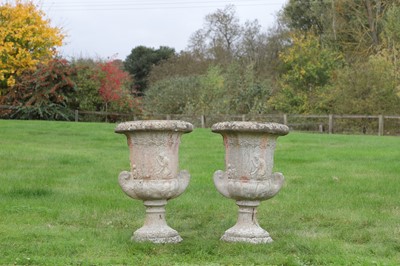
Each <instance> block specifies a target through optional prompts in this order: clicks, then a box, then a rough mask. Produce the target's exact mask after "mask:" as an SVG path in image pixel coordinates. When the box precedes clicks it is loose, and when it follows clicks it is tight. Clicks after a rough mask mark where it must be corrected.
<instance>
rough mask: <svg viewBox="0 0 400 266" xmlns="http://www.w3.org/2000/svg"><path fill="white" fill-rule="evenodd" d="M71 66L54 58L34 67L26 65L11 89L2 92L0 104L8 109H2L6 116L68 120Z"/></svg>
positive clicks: (69, 114) (72, 89)
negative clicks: (27, 67) (8, 106)
mask: <svg viewBox="0 0 400 266" xmlns="http://www.w3.org/2000/svg"><path fill="white" fill-rule="evenodd" d="M74 76H75V69H74V68H73V67H71V66H70V64H69V63H68V61H66V60H65V59H60V58H55V59H52V60H50V61H48V62H46V64H44V63H39V64H38V65H37V67H36V69H26V70H25V71H24V72H22V73H21V74H20V75H18V76H17V78H16V81H15V84H14V86H13V87H12V90H9V91H8V92H7V93H6V94H4V95H2V102H1V103H2V104H6V105H11V106H13V107H14V108H13V109H12V110H5V111H2V113H1V115H2V116H3V117H6V118H19V119H43V120H70V119H71V118H72V117H73V112H72V111H71V110H70V106H69V104H70V103H71V102H73V98H74V93H75V83H74V81H73V78H74Z"/></svg>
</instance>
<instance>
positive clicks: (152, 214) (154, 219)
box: [143, 200, 167, 226]
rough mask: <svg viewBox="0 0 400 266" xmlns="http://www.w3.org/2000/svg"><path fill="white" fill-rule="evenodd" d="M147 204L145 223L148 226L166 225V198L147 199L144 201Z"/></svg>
mask: <svg viewBox="0 0 400 266" xmlns="http://www.w3.org/2000/svg"><path fill="white" fill-rule="evenodd" d="M143 203H144V206H146V218H145V220H144V224H145V225H146V226H166V225H167V222H166V220H165V205H166V204H167V201H166V200H151V201H150V200H147V201H144V202H143Z"/></svg>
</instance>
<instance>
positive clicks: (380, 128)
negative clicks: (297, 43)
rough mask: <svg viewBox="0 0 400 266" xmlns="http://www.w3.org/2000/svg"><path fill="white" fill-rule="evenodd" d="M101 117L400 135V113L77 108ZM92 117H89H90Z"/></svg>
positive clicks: (78, 116) (79, 117)
mask: <svg viewBox="0 0 400 266" xmlns="http://www.w3.org/2000/svg"><path fill="white" fill-rule="evenodd" d="M88 115H89V116H93V115H95V116H102V117H104V119H103V121H106V122H119V121H129V120H148V119H159V120H171V119H177V120H184V121H188V122H190V123H192V124H193V125H195V126H196V127H201V128H208V127H211V125H213V124H214V123H217V122H221V121H260V122H277V123H282V124H285V125H287V126H289V128H290V129H291V130H296V131H311V132H320V133H329V134H333V133H342V134H369V135H372V134H377V135H379V136H383V135H400V116H388V115H333V114H330V115H294V114H266V115H250V114H247V115H221V114H215V115H184V114H147V115H134V114H121V113H111V112H108V113H107V112H89V111H78V110H76V111H75V121H77V122H78V121H88V119H87V118H85V116H88ZM89 120H90V119H89Z"/></svg>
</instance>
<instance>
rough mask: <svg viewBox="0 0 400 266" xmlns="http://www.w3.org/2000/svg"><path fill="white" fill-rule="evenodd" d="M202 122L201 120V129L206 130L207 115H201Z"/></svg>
mask: <svg viewBox="0 0 400 266" xmlns="http://www.w3.org/2000/svg"><path fill="white" fill-rule="evenodd" d="M200 120H201V127H202V128H205V127H206V117H205V115H201V117H200Z"/></svg>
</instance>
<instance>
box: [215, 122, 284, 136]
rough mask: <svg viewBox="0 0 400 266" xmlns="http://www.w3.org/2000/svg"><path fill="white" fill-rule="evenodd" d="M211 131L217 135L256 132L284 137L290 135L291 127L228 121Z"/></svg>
mask: <svg viewBox="0 0 400 266" xmlns="http://www.w3.org/2000/svg"><path fill="white" fill-rule="evenodd" d="M211 131H212V132H215V133H222V132H254V133H269V134H273V135H279V136H284V135H287V134H288V133H289V127H288V126H286V125H283V124H279V123H273V122H264V123H261V122H252V121H228V122H219V123H216V124H214V125H212V127H211Z"/></svg>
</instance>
